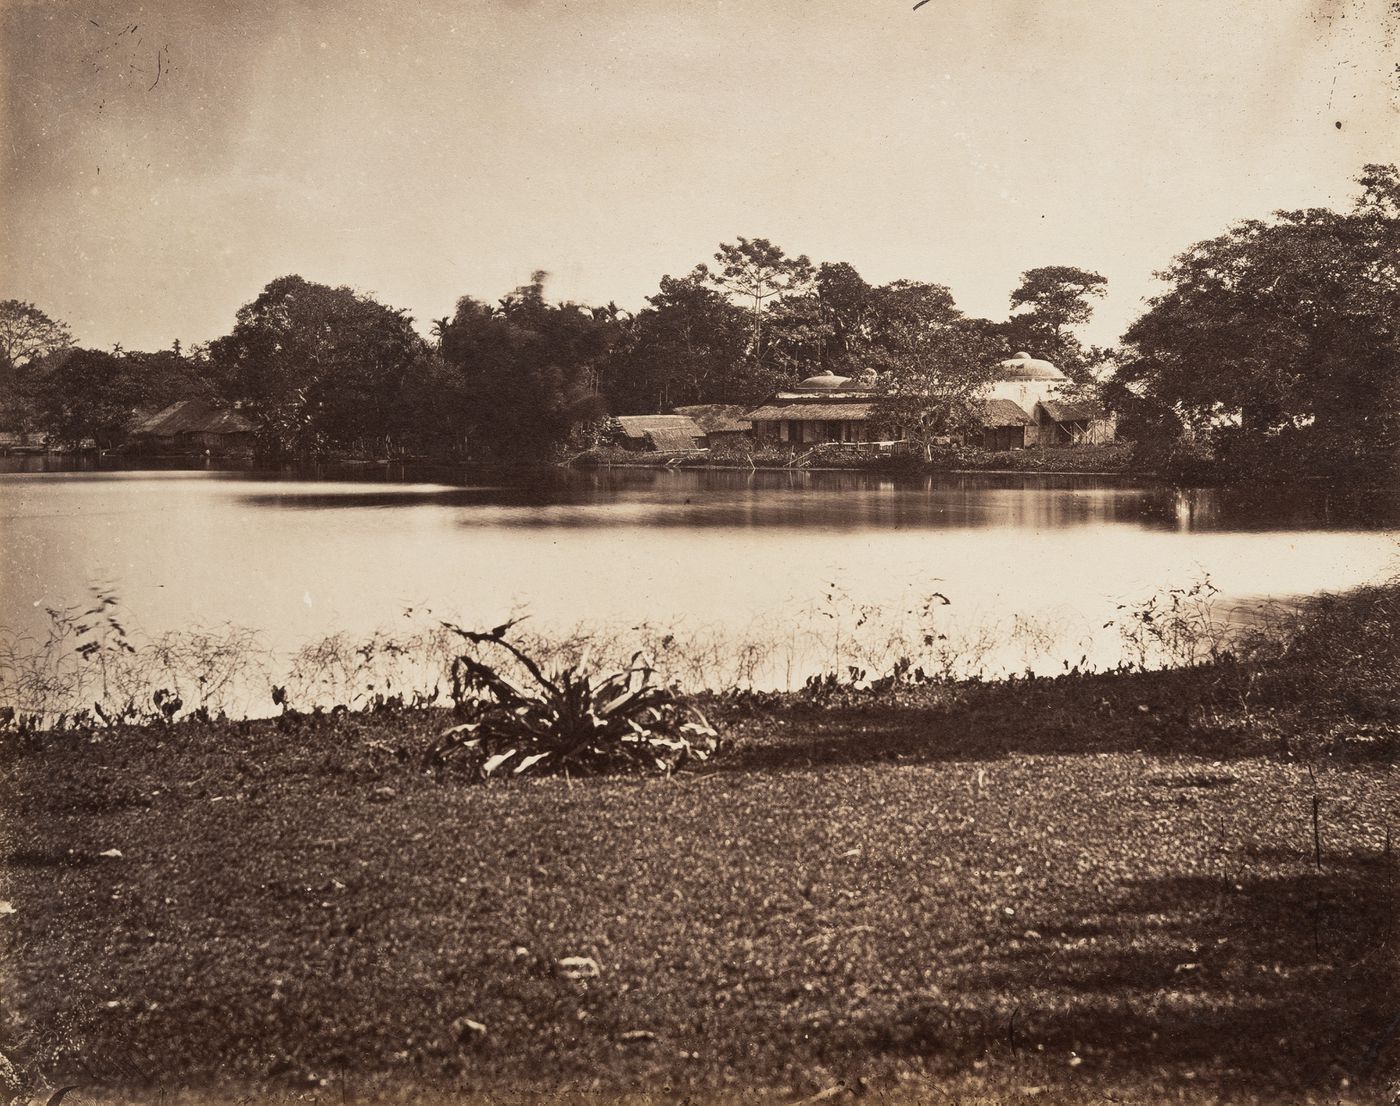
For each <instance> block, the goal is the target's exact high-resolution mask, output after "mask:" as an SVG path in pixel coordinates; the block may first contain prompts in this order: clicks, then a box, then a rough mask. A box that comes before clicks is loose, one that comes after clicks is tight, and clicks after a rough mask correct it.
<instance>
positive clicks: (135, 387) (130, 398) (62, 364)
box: [30, 348, 143, 449]
mask: <svg viewBox="0 0 1400 1106" xmlns="http://www.w3.org/2000/svg"><path fill="white" fill-rule="evenodd" d="M33 368H34V375H33V378H32V381H31V385H30V387H31V396H32V400H33V403H34V412H35V418H36V421H37V423H38V425H39V427H40V428H42V429H43V430H45V431H47V432H48V434H49V436H50V438H51V439H53V440H55V441H58V442H63V443H66V444H68V445H74V446H76V445H79V444H80V443H82V442H83V441H85V440H86V439H92V440H93V441H95V442H96V443H97V446H98V448H99V449H109V448H111V447H113V446H115V445H118V444H119V443H120V442H121V441H122V440H123V439H124V438H125V436H126V432H127V429H128V428H129V426H130V424H131V420H132V416H133V413H134V412H135V410H136V408H137V406H138V405H139V404H140V403H141V401H142V399H143V392H142V388H141V380H140V377H139V375H138V374H136V373H133V372H132V371H131V366H130V365H129V364H127V362H126V359H125V358H122V357H118V356H117V355H116V354H112V353H107V352H106V351H105V350H97V349H71V348H70V349H60V350H57V351H55V352H53V353H50V354H48V355H47V356H45V357H43V358H42V359H40V360H39V361H36V362H35V363H34V366H33Z"/></svg>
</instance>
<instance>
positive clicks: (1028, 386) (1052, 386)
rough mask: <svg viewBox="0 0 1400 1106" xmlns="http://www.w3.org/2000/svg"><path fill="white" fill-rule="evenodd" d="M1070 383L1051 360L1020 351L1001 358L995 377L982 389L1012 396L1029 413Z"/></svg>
mask: <svg viewBox="0 0 1400 1106" xmlns="http://www.w3.org/2000/svg"><path fill="white" fill-rule="evenodd" d="M1068 383H1069V377H1067V376H1066V375H1065V374H1064V373H1062V372H1061V371H1060V370H1059V369H1057V368H1056V367H1055V366H1054V365H1052V364H1051V363H1050V362H1049V361H1042V360H1040V359H1039V358H1038V357H1032V356H1031V355H1030V354H1029V353H1018V354H1016V355H1015V356H1014V357H1008V358H1007V359H1006V360H1005V361H1001V362H998V364H997V367H996V370H995V371H994V373H993V376H992V381H991V383H990V384H988V385H987V387H986V389H985V390H984V391H983V392H982V397H983V398H984V399H1008V400H1010V401H1011V402H1012V403H1014V404H1016V406H1017V407H1019V408H1020V409H1021V410H1022V411H1024V412H1025V413H1026V415H1027V416H1029V415H1030V413H1031V411H1033V410H1034V409H1035V405H1036V404H1037V403H1039V402H1041V400H1046V399H1054V398H1055V397H1056V396H1058V395H1059V393H1060V389H1062V388H1063V387H1064V386H1065V385H1066V384H1068ZM1028 421H1029V418H1028Z"/></svg>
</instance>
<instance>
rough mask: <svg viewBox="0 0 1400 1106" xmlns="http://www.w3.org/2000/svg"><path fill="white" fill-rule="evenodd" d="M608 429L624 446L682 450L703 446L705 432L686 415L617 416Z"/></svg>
mask: <svg viewBox="0 0 1400 1106" xmlns="http://www.w3.org/2000/svg"><path fill="white" fill-rule="evenodd" d="M611 430H612V437H613V438H614V439H615V440H616V441H617V443H618V444H619V445H621V446H622V447H623V448H624V449H635V450H642V451H647V452H653V453H684V452H691V451H694V450H697V449H704V448H705V446H706V440H705V431H704V430H702V429H701V428H700V424H699V423H698V422H696V421H695V420H694V419H692V418H690V417H689V416H687V415H616V416H614V417H613V419H612V427H611Z"/></svg>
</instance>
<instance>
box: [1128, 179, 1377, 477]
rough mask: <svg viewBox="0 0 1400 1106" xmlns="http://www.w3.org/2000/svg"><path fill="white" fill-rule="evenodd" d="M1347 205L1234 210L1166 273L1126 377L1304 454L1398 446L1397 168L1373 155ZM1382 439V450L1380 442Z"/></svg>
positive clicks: (1207, 418)
mask: <svg viewBox="0 0 1400 1106" xmlns="http://www.w3.org/2000/svg"><path fill="white" fill-rule="evenodd" d="M1358 183H1359V185H1360V186H1361V187H1360V194H1359V196H1358V198H1357V199H1356V201H1355V203H1354V205H1353V207H1352V209H1351V210H1350V211H1348V212H1343V213H1339V212H1335V211H1331V210H1327V209H1321V208H1312V209H1308V210H1300V211H1280V212H1276V213H1275V215H1274V217H1273V219H1272V220H1260V219H1252V220H1248V221H1245V222H1242V223H1237V224H1236V225H1234V226H1233V227H1231V228H1229V229H1228V230H1227V231H1226V232H1225V233H1223V234H1221V235H1219V236H1217V237H1215V238H1211V239H1209V240H1207V241H1204V242H1198V243H1197V244H1196V245H1194V246H1192V247H1191V248H1190V249H1189V250H1187V251H1186V252H1185V253H1183V254H1182V255H1181V256H1180V257H1178V258H1177V259H1176V260H1175V261H1174V262H1173V263H1172V265H1171V266H1170V267H1169V268H1168V269H1167V270H1166V271H1165V272H1162V273H1159V274H1158V276H1159V278H1160V279H1162V280H1163V281H1165V282H1166V283H1167V284H1168V285H1169V287H1168V288H1167V290H1166V291H1165V292H1163V293H1162V294H1161V295H1158V296H1157V297H1155V298H1154V299H1153V300H1151V301H1150V304H1149V306H1148V310H1147V311H1146V312H1145V313H1144V314H1143V315H1142V316H1141V317H1140V318H1139V319H1137V320H1136V321H1135V322H1134V323H1133V324H1132V325H1131V326H1130V327H1129V329H1128V332H1127V334H1126V335H1125V336H1124V342H1125V350H1124V362H1123V365H1122V366H1121V368H1120V369H1119V370H1118V373H1117V381H1118V383H1120V384H1121V385H1122V386H1124V387H1129V388H1132V389H1133V390H1134V391H1135V393H1136V394H1138V395H1140V396H1142V397H1144V398H1146V399H1149V400H1152V401H1155V402H1157V403H1159V404H1162V405H1165V406H1168V407H1171V408H1174V409H1175V410H1177V411H1178V412H1180V413H1181V414H1182V416H1184V417H1185V418H1186V419H1187V421H1188V422H1190V423H1192V424H1195V425H1197V426H1200V427H1207V426H1211V425H1219V424H1220V423H1222V422H1226V423H1228V422H1234V423H1237V424H1238V430H1237V432H1236V436H1237V437H1238V436H1243V437H1245V438H1247V439H1251V440H1253V441H1256V442H1259V441H1263V440H1264V439H1267V438H1269V437H1271V436H1275V435H1278V434H1280V433H1282V432H1285V431H1287V432H1289V433H1290V434H1291V437H1290V439H1289V440H1290V442H1291V444H1292V447H1293V450H1294V453H1295V454H1298V453H1300V452H1306V451H1307V450H1309V449H1316V450H1318V451H1320V452H1321V451H1327V450H1332V449H1334V448H1338V449H1341V450H1343V451H1344V452H1348V453H1350V454H1352V455H1353V456H1354V457H1355V459H1356V460H1357V461H1358V463H1360V464H1363V465H1371V466H1372V467H1374V465H1375V464H1377V463H1386V461H1387V459H1391V460H1393V458H1394V456H1395V442H1396V438H1397V427H1396V421H1397V420H1396V412H1398V411H1400V328H1397V319H1400V175H1398V174H1397V170H1396V168H1395V166H1393V165H1388V166H1381V165H1368V166H1367V167H1366V168H1365V170H1364V171H1363V173H1362V174H1361V176H1360V177H1359V179H1358ZM1376 451H1380V452H1379V453H1377V452H1376Z"/></svg>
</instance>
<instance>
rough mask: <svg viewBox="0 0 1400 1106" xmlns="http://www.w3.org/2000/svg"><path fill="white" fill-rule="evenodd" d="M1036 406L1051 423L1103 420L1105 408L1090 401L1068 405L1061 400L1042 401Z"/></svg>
mask: <svg viewBox="0 0 1400 1106" xmlns="http://www.w3.org/2000/svg"><path fill="white" fill-rule="evenodd" d="M1036 406H1038V407H1039V408H1040V409H1041V410H1042V411H1044V412H1045V417H1046V418H1047V419H1049V421H1051V422H1089V421H1091V420H1093V419H1101V418H1103V408H1102V407H1100V406H1099V405H1098V404H1096V403H1093V402H1091V401H1088V400H1080V401H1079V402H1078V403H1067V402H1065V401H1064V400H1059V399H1042V400H1041V401H1040V403H1038V404H1037V405H1036ZM1042 421H1044V420H1042Z"/></svg>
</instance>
